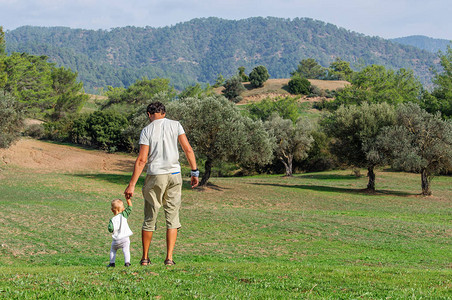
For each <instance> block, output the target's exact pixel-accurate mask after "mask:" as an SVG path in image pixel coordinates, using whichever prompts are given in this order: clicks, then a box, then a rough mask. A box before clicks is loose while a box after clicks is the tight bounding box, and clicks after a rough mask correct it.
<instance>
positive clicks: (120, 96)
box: [103, 77, 176, 108]
mask: <svg viewBox="0 0 452 300" xmlns="http://www.w3.org/2000/svg"><path fill="white" fill-rule="evenodd" d="M160 92H165V93H167V94H168V95H170V96H172V97H173V98H174V97H175V96H176V92H175V90H174V87H172V86H171V85H170V80H169V79H166V78H154V79H148V78H146V77H145V78H143V79H141V80H137V81H136V82H135V83H134V84H132V85H131V86H129V87H128V88H127V89H121V88H119V89H118V88H113V87H110V86H109V87H108V91H107V92H106V93H105V94H106V95H107V97H108V102H107V103H106V104H105V105H104V106H103V108H107V107H110V106H112V105H115V104H119V105H121V104H122V105H124V104H126V105H129V106H134V107H138V106H140V105H142V104H144V103H147V102H149V99H152V97H153V96H154V95H156V94H158V93H160Z"/></svg>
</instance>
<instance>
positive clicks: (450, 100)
mask: <svg viewBox="0 0 452 300" xmlns="http://www.w3.org/2000/svg"><path fill="white" fill-rule="evenodd" d="M439 58H440V64H441V66H442V72H437V71H434V72H435V77H434V78H433V83H434V84H435V88H434V89H433V92H432V93H431V94H430V93H428V92H427V91H425V92H424V97H423V99H422V101H421V107H422V108H424V109H425V110H427V111H428V112H430V113H436V112H437V111H439V112H441V115H442V116H443V118H452V48H451V46H448V47H447V51H446V53H444V54H443V53H442V52H441V51H440V52H439Z"/></svg>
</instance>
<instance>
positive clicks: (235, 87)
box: [223, 76, 245, 103]
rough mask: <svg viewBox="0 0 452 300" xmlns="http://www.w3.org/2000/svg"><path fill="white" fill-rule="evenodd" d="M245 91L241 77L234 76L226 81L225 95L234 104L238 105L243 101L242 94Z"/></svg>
mask: <svg viewBox="0 0 452 300" xmlns="http://www.w3.org/2000/svg"><path fill="white" fill-rule="evenodd" d="M243 91H245V87H244V86H243V83H242V79H241V78H240V76H233V77H231V78H229V79H228V80H226V83H225V84H224V90H223V95H224V96H225V97H226V98H228V99H229V100H231V101H232V102H234V103H238V102H240V101H241V100H242V97H241V96H240V94H241V93H242V92H243Z"/></svg>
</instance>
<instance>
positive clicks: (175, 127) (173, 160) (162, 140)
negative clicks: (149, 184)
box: [140, 118, 185, 175]
mask: <svg viewBox="0 0 452 300" xmlns="http://www.w3.org/2000/svg"><path fill="white" fill-rule="evenodd" d="M184 133H185V132H184V129H183V128H182V125H181V124H180V123H179V122H178V121H173V120H170V119H166V118H163V119H157V120H154V121H152V122H151V123H150V124H149V125H148V126H146V127H145V128H144V129H143V130H142V131H141V135H140V144H142V145H148V146H149V155H148V168H147V174H148V175H159V174H171V173H176V172H180V165H179V151H178V146H177V144H178V136H179V135H181V134H184Z"/></svg>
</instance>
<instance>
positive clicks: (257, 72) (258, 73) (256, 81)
mask: <svg viewBox="0 0 452 300" xmlns="http://www.w3.org/2000/svg"><path fill="white" fill-rule="evenodd" d="M268 78H270V75H269V74H268V71H267V68H266V67H264V66H257V67H255V68H254V69H253V70H252V71H251V73H250V75H249V80H250V83H251V86H253V87H255V88H258V87H261V86H263V85H264V82H266V81H267V80H268Z"/></svg>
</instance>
